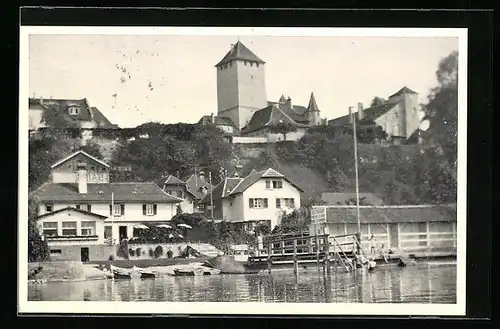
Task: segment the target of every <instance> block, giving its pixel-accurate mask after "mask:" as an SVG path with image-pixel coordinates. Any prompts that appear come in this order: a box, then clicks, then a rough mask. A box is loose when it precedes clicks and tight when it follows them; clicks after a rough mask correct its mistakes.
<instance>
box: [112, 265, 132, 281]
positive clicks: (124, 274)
mask: <svg viewBox="0 0 500 329" xmlns="http://www.w3.org/2000/svg"><path fill="white" fill-rule="evenodd" d="M110 270H111V272H112V273H113V279H132V271H131V270H129V269H125V268H121V267H117V266H114V265H111V266H110Z"/></svg>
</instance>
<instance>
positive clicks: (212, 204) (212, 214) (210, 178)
mask: <svg viewBox="0 0 500 329" xmlns="http://www.w3.org/2000/svg"><path fill="white" fill-rule="evenodd" d="M208 179H209V183H210V215H211V217H212V221H213V220H214V200H213V194H212V190H213V188H212V172H211V171H209V172H208Z"/></svg>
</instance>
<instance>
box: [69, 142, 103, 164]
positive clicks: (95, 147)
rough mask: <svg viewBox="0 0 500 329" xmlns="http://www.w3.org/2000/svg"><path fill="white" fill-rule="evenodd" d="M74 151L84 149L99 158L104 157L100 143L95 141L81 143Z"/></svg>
mask: <svg viewBox="0 0 500 329" xmlns="http://www.w3.org/2000/svg"><path fill="white" fill-rule="evenodd" d="M73 151H75V152H76V151H83V152H85V153H87V154H89V155H91V156H93V157H95V158H97V159H99V160H102V159H103V158H104V157H103V155H102V152H101V147H100V146H99V144H97V143H95V142H87V143H86V144H85V145H81V146H79V147H75V149H74V150H73Z"/></svg>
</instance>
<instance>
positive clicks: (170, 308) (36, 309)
mask: <svg viewBox="0 0 500 329" xmlns="http://www.w3.org/2000/svg"><path fill="white" fill-rule="evenodd" d="M31 34H80V35H81V34H108V35H254V36H256V35H260V36H338V37H457V38H458V39H459V72H458V76H459V78H458V81H459V86H458V92H459V102H458V107H459V108H458V154H457V159H458V160H457V161H458V164H457V177H458V178H457V217H458V218H457V288H456V292H457V299H456V300H457V302H456V304H395V303H392V304H362V303H335V304H334V303H256V302H253V303H243V302H238V303H222V302H212V303H194V302H183V303H174V302H100V301H96V302H72V301H64V302H52V301H42V302H35V301H28V281H27V271H28V257H27V255H28V251H27V245H28V243H27V242H28V241H27V237H28V234H27V232H28V229H27V227H28V225H27V220H26V221H25V220H18V312H19V313H75V312H78V313H95V314H103V313H130V314H137V313H140V314H152V313H160V314H184V313H191V314H273V315H280V314H283V315H288V314H291V315H379V316H382V315H416V316H420V315H446V316H452V315H465V297H466V290H465V289H466V238H467V231H466V228H467V221H466V220H467V217H466V213H467V208H466V204H467V203H466V202H467V190H466V189H467V186H466V184H467V172H466V170H467V29H465V28H462V29H451V28H443V29H441V28H437V29H436V28H274V27H272V28H270V27H266V28H263V27H259V28H254V27H228V28H226V27H53V26H29V27H27V26H21V27H20V52H19V53H20V57H19V63H20V68H19V73H20V76H19V84H20V85H19V90H20V92H19V177H18V182H19V194H18V214H19V215H18V218H21V219H22V218H25V219H27V218H28V207H27V200H28V133H27V132H28V113H27V111H28V108H29V105H28V99H29V90H28V89H29V35H31Z"/></svg>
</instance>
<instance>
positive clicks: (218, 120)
mask: <svg viewBox="0 0 500 329" xmlns="http://www.w3.org/2000/svg"><path fill="white" fill-rule="evenodd" d="M198 123H200V124H205V123H212V116H211V115H204V116H203V117H201V119H200V121H198ZM214 124H215V125H216V126H231V127H234V128H236V126H235V125H234V123H233V120H231V119H230V118H227V117H221V116H215V115H214Z"/></svg>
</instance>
